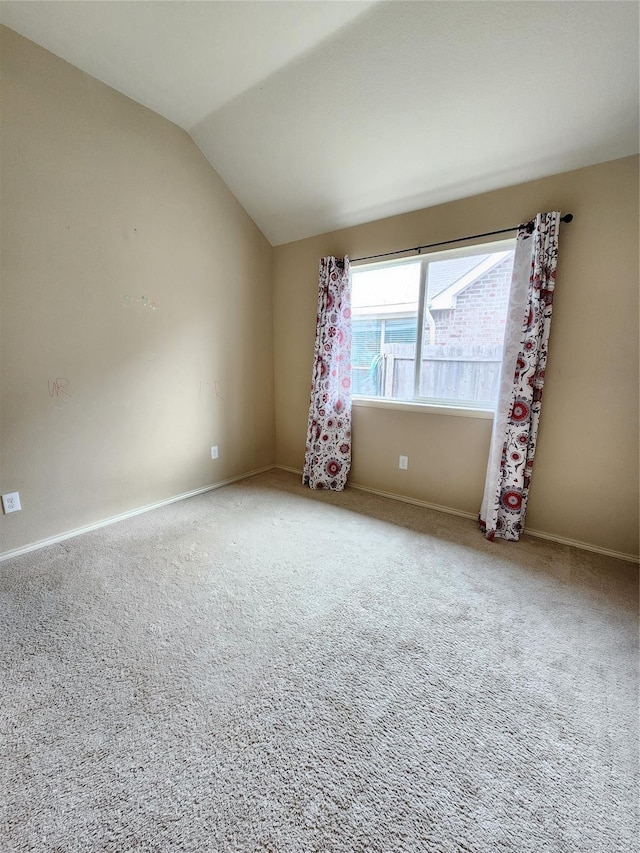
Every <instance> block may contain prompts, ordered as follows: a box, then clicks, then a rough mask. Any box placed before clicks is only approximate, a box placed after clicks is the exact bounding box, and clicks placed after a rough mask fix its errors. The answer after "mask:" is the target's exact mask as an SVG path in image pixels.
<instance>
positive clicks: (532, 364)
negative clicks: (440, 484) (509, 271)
mask: <svg viewBox="0 0 640 853" xmlns="http://www.w3.org/2000/svg"><path fill="white" fill-rule="evenodd" d="M531 225H532V226H533V227H531ZM559 227H560V214H559V213H557V212H554V213H539V214H538V215H537V216H536V218H535V220H534V222H533V223H530V224H529V225H528V226H526V225H525V226H521V227H520V229H519V231H518V239H517V243H516V252H515V258H514V264H513V277H512V281H511V292H510V296H509V309H508V314H507V327H506V331H505V344H504V356H503V362H502V374H501V379H500V393H499V398H498V407H497V410H496V417H495V420H494V425H493V435H492V438H491V450H490V453H489V464H488V467H487V478H486V482H485V491H484V498H483V501H482V508H481V510H480V528H481V530H482V532H483V533H484V535H485V536H486V537H487V539H494V538H495V537H499V538H501V539H510V540H512V541H517V540H518V539H519V538H520V535H521V534H522V532H523V531H524V523H525V515H526V511H527V499H528V496H529V485H530V483H531V471H532V469H533V458H534V455H535V452H536V443H537V438H538V424H539V420H540V409H541V405H542V387H543V385H544V375H545V368H546V365H547V346H548V342H549V332H550V329H551V313H552V308H553V291H554V287H555V279H556V263H557V258H558V231H559Z"/></svg>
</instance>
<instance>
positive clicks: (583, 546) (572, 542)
mask: <svg viewBox="0 0 640 853" xmlns="http://www.w3.org/2000/svg"><path fill="white" fill-rule="evenodd" d="M274 468H280V469H281V470H282V471H289V472H290V473H291V474H299V475H300V476H302V471H301V469H300V468H290V467H289V466H288V465H278V464H277V463H276V464H275V465H274ZM347 488H349V489H356V490H358V491H360V492H370V493H371V494H372V495H379V496H380V497H382V498H390V499H391V500H394V501H402V503H407V504H413V505H414V506H422V507H424V508H425V509H432V510H435V512H444V513H446V514H447V515H457V516H459V517H460V518H470V519H472V520H473V521H476V520H477V518H478V514H477V513H476V514H475V515H474V514H473V513H471V512H465V511H464V510H461V509H454V508H453V507H450V506H442V505H441V504H433V503H429V502H428V501H421V500H419V499H418V498H408V497H405V496H404V495H398V494H396V493H395V492H383V491H382V490H381V489H374V488H371V486H361V485H360V484H359V483H347ZM525 535H527V536H533V537H535V538H536V539H546V540H547V541H549V542H557V543H558V544H559V545H568V546H569V547H570V548H578V549H579V550H581V551H591V552H592V553H594V554H602V555H603V556H604V557H613V558H614V559H616V560H624V561H625V562H628V563H636V564H638V563H640V557H639V556H636V555H635V554H624V553H623V552H621V551H612V550H611V549H610V548H601V547H600V546H599V545H590V544H589V543H588V542H580V541H579V540H577V539H567V538H566V537H564V536H556V535H555V534H551V533H543V532H542V531H541V530H529V529H528V528H527V530H525Z"/></svg>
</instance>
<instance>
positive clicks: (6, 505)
mask: <svg viewBox="0 0 640 853" xmlns="http://www.w3.org/2000/svg"><path fill="white" fill-rule="evenodd" d="M2 508H3V509H4V514H5V515H8V514H9V513H10V512H18V510H20V509H22V506H21V505H20V492H8V493H7V494H6V495H2Z"/></svg>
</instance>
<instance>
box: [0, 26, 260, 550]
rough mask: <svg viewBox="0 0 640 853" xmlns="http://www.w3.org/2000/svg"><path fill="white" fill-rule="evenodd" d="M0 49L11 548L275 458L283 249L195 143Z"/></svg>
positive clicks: (36, 54)
mask: <svg viewBox="0 0 640 853" xmlns="http://www.w3.org/2000/svg"><path fill="white" fill-rule="evenodd" d="M1 39H2V41H1V45H0V46H1V53H2V75H3V116H4V120H3V124H2V139H1V144H2V186H1V190H2V193H1V195H2V197H1V202H2V210H1V212H2V236H1V239H2V243H1V248H2V267H1V273H2V282H1V285H2V291H1V296H2V303H1V316H2V340H1V343H2V389H1V401H2V421H1V446H0V452H1V456H0V464H1V472H0V490H1V492H2V493H5V492H9V491H19V492H20V497H21V499H22V505H23V509H22V511H21V512H19V513H15V514H12V515H8V516H0V537H1V545H0V551H7V550H9V549H12V548H16V547H18V546H23V545H25V544H28V543H31V542H34V541H36V540H39V539H42V538H45V537H48V536H52V535H56V534H59V533H62V532H64V531H67V530H70V529H73V528H76V527H79V526H82V525H85V524H89V523H92V522H95V521H98V520H100V519H104V518H107V517H109V516H112V515H115V514H118V513H121V512H125V511H127V510H130V509H132V508H136V507H139V506H143V505H145V504H149V503H152V502H156V501H159V500H163V499H165V498H168V497H171V496H173V495H176V494H180V493H183V492H186V491H190V490H194V489H197V488H200V487H203V486H206V485H207V484H211V483H215V482H218V481H221V480H224V479H226V478H230V477H232V476H235V475H237V474H240V473H243V472H246V471H250V470H253V469H256V468H259V467H261V466H265V465H269V464H271V463H272V462H273V461H274V424H273V370H272V357H273V341H272V325H271V312H272V289H271V259H272V249H271V246H270V245H269V244H268V242H267V241H266V239H265V238H264V237H263V236H262V234H261V233H260V231H259V230H258V229H257V228H256V226H255V225H254V223H253V222H252V221H251V220H250V218H249V217H248V216H247V214H246V213H245V212H244V210H243V209H242V208H241V207H240V205H239V204H238V202H237V201H236V200H235V198H234V197H233V196H232V195H231V193H230V192H229V190H228V189H227V188H226V186H225V185H224V184H223V183H222V181H221V180H220V178H219V177H218V176H217V174H216V173H215V172H214V170H213V169H212V168H211V166H210V165H209V164H208V163H207V161H206V160H205V159H204V157H203V156H202V154H201V153H200V152H199V150H198V149H197V148H196V146H195V145H194V143H193V142H192V141H191V139H190V138H189V137H188V136H187V134H186V133H184V132H183V131H182V130H180V129H179V128H177V127H176V126H175V125H173V124H171V123H170V122H168V121H166V120H165V119H163V118H161V117H160V116H158V115H156V114H155V113H153V112H151V111H150V110H147V109H145V108H144V107H142V106H140V105H139V104H136V103H135V102H133V101H131V100H129V99H128V98H126V97H124V96H123V95H121V94H119V93H117V92H115V91H114V90H113V89H110V88H109V87H107V86H105V85H103V84H101V83H99V82H97V81H96V80H94V79H92V78H90V77H88V76H87V75H85V74H83V73H82V72H81V71H78V70H77V69H76V68H74V67H72V66H71V65H68V64H67V63H65V62H63V61H61V60H60V59H57V58H56V57H54V56H53V55H52V54H50V53H48V52H47V51H45V50H43V49H41V48H40V47H37V46H36V45H34V44H33V43H31V42H29V41H27V40H25V39H23V38H21V37H20V36H18V35H16V34H15V33H13V32H11V31H10V30H7V29H5V28H2V35H1ZM142 297H146V300H145V299H142ZM150 300H153V305H155V309H154V307H153V305H152V303H151V301H150ZM57 378H60V379H61V380H63V381H61V382H60V383H59V386H58V388H59V390H58V391H57V390H56V386H55V384H54V385H52V383H55V380H56V379H57ZM65 382H68V385H65ZM63 391H64V392H66V394H68V395H69V396H66V394H65V393H63ZM212 444H218V445H219V446H220V459H219V460H218V461H217V462H212V461H211V459H210V458H209V447H210V446H211V445H212Z"/></svg>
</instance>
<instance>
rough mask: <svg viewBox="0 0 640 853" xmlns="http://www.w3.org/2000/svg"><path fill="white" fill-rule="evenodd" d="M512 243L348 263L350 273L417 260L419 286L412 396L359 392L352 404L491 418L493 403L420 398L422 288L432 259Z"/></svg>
mask: <svg viewBox="0 0 640 853" xmlns="http://www.w3.org/2000/svg"><path fill="white" fill-rule="evenodd" d="M515 246H516V239H515V238H514V237H511V238H509V239H506V240H498V241H493V242H491V243H474V244H473V245H470V246H463V247H461V248H460V247H457V248H455V249H446V250H444V251H440V252H429V253H427V254H418V255H411V256H410V257H402V258H392V259H390V260H385V261H379V262H374V263H366V262H362V263H357V262H356V263H353V264H352V265H351V271H350V274H351V275H353V273H355V272H363V271H365V270H366V271H369V270H376V269H385V268H388V267H397V266H401V265H403V264H415V263H416V261H420V286H419V291H418V316H417V318H416V323H417V330H416V359H415V366H414V383H413V398H412V399H411V400H396V399H394V398H393V397H366V396H361V395H359V396H354V397H353V398H352V403H353V405H354V406H362V407H366V408H375V409H392V410H396V411H406V412H423V413H429V414H438V415H454V416H462V417H471V418H479V419H493V417H494V414H495V404H493V405H489V404H488V403H487V404H486V405H477V406H476V405H472V403H471V401H460V402H459V403H458V402H456V401H449V400H442V399H437V398H431V397H421V396H420V395H419V394H418V393H417V392H418V390H419V387H420V369H421V364H422V359H421V358H420V355H421V353H422V343H423V336H424V320H425V313H424V310H425V289H426V283H427V275H428V268H429V264H430V263H432V262H434V261H447V260H451V259H453V258H463V257H467V256H469V255H482V254H487V253H494V252H505V251H513V250H514V249H515ZM382 328H383V329H384V326H382Z"/></svg>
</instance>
